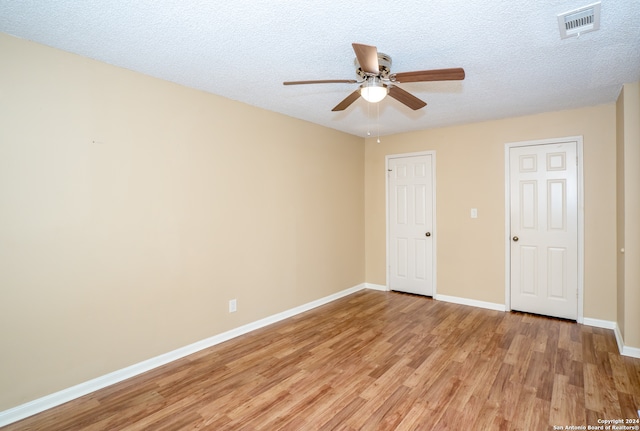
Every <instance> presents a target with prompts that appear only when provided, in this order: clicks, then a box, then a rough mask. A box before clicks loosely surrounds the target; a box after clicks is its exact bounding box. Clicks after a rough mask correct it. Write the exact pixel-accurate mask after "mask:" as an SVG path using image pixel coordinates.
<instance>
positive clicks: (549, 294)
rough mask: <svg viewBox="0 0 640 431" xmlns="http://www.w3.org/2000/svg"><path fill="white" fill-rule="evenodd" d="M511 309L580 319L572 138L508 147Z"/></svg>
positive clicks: (574, 153) (574, 169) (575, 173)
mask: <svg viewBox="0 0 640 431" xmlns="http://www.w3.org/2000/svg"><path fill="white" fill-rule="evenodd" d="M509 154H510V156H509V171H510V202H511V308H512V309H513V310H519V311H526V312H531V313H536V314H544V315H547V316H555V317H562V318H566V319H573V320H575V319H577V317H578V188H577V183H578V170H577V144H576V142H561V143H557V144H544V145H533V146H525V147H512V148H511V149H510V150H509Z"/></svg>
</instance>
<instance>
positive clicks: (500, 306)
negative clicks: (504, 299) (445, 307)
mask: <svg viewBox="0 0 640 431" xmlns="http://www.w3.org/2000/svg"><path fill="white" fill-rule="evenodd" d="M434 299H437V300H438V301H444V302H452V303H454V304H460V305H470V306H472V307H479V308H486V309H489V310H495V311H506V310H507V307H506V306H505V305H504V304H496V303H494V302H485V301H478V300H475V299H468V298H460V297H458V296H449V295H440V294H436V295H435V297H434Z"/></svg>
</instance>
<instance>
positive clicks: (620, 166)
mask: <svg viewBox="0 0 640 431" xmlns="http://www.w3.org/2000/svg"><path fill="white" fill-rule="evenodd" d="M616 229H617V231H616V246H617V248H616V250H617V253H618V259H617V264H618V266H617V274H616V275H617V277H616V279H617V290H616V294H617V300H618V301H617V311H618V314H617V323H618V329H619V330H620V334H621V335H622V337H623V339H624V332H625V327H624V317H625V316H624V289H625V259H624V258H625V256H624V254H622V250H623V249H624V234H625V219H624V87H623V88H622V90H621V91H620V95H619V96H618V100H617V101H616Z"/></svg>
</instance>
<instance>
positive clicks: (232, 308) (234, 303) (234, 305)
mask: <svg viewBox="0 0 640 431" xmlns="http://www.w3.org/2000/svg"><path fill="white" fill-rule="evenodd" d="M237 309H238V302H237V301H236V300H235V299H232V300H231V301H229V313H235V312H236V310H237Z"/></svg>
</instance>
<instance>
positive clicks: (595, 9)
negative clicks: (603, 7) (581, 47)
mask: <svg viewBox="0 0 640 431" xmlns="http://www.w3.org/2000/svg"><path fill="white" fill-rule="evenodd" d="M558 25H559V26H560V38H561V39H566V38H568V37H572V36H580V35H581V34H582V33H587V32H590V31H595V30H598V29H599V28H600V2H598V3H593V4H590V5H589V6H584V7H581V8H579V9H575V10H571V11H569V12H565V13H561V14H560V15H558Z"/></svg>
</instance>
